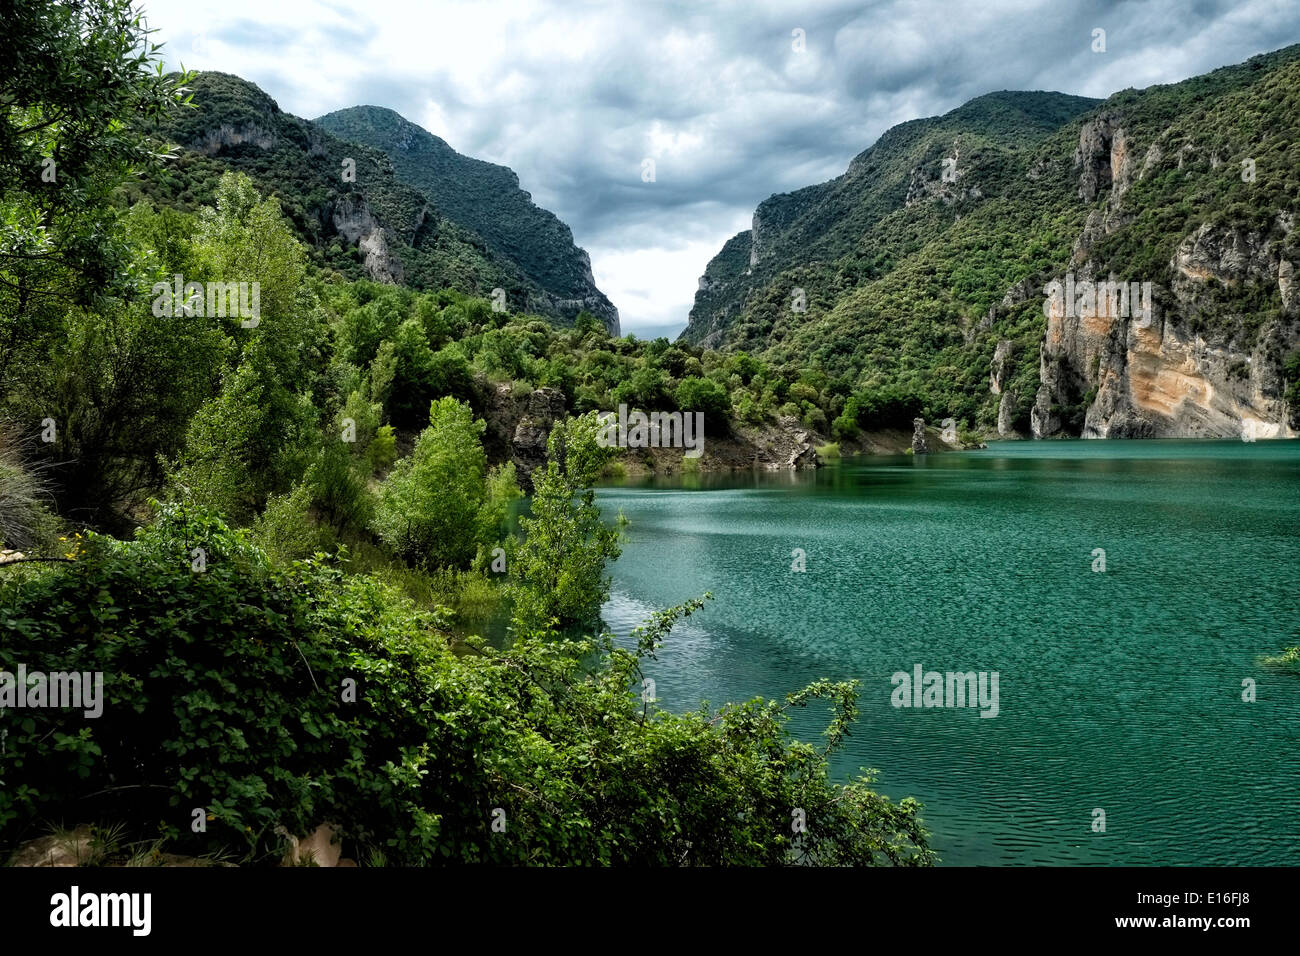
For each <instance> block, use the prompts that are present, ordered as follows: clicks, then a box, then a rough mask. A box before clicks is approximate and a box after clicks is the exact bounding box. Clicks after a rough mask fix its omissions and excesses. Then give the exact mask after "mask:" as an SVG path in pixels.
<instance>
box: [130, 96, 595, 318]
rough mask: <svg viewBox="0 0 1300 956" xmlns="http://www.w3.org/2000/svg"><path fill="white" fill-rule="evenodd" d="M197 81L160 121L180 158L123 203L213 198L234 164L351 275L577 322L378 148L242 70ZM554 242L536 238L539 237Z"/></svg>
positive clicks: (185, 204) (321, 255)
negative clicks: (498, 294)
mask: <svg viewBox="0 0 1300 956" xmlns="http://www.w3.org/2000/svg"><path fill="white" fill-rule="evenodd" d="M192 89H193V94H194V95H193V103H194V108H193V109H188V110H180V111H176V114H177V115H175V116H174V117H173V118H171V119H170V120H169V121H168V123H167V125H166V126H164V127H163V128H161V129H158V130H156V133H157V134H159V135H160V136H162V137H163V138H165V139H166V140H168V141H170V142H173V143H175V144H177V145H178V146H179V147H180V150H179V152H178V155H177V158H176V160H175V161H174V162H172V163H169V164H167V165H166V166H165V167H163V168H162V169H160V170H157V171H153V172H151V173H150V175H149V178H147V179H145V180H142V181H140V182H138V183H137V184H135V185H134V186H133V187H132V188H131V189H129V190H128V191H127V196H126V199H127V201H128V202H130V201H133V200H134V199H136V198H140V197H142V196H144V197H148V198H150V199H153V200H154V201H156V202H160V203H164V204H170V205H174V206H177V207H179V208H181V209H186V210H192V209H196V208H198V207H199V206H202V205H207V204H210V203H211V202H212V196H213V192H214V190H215V188H216V184H217V182H218V180H219V179H220V174H221V173H222V172H223V171H225V170H237V171H240V172H243V173H245V174H247V175H248V176H249V177H250V178H251V179H252V180H253V181H254V182H255V183H256V184H257V185H258V187H259V189H260V190H261V191H262V192H263V193H265V194H271V195H274V196H276V197H277V198H278V199H279V200H280V203H281V208H282V209H283V211H284V213H285V215H286V216H287V217H288V218H289V219H290V221H291V222H292V223H293V225H294V228H295V230H296V231H297V233H298V235H299V238H301V239H302V240H303V241H304V242H305V243H306V244H307V245H308V247H309V249H310V250H311V254H312V258H313V259H314V261H315V262H316V263H317V264H318V265H320V266H322V267H327V268H333V269H336V270H337V271H339V272H340V273H342V274H343V275H344V276H346V277H348V278H360V277H363V276H365V277H369V278H372V279H376V280H379V281H384V282H392V283H399V284H404V285H409V286H411V287H413V288H416V289H440V288H454V289H457V290H459V291H461V292H465V293H470V294H477V295H481V296H483V297H487V298H490V297H491V296H492V292H493V290H495V289H502V290H503V291H504V293H505V298H506V303H507V305H508V307H509V308H510V309H511V310H513V311H525V310H526V311H529V312H532V313H535V314H538V315H542V316H545V317H547V318H549V319H551V320H552V321H554V322H555V323H556V324H560V325H571V324H572V323H573V320H574V318H575V317H576V315H577V312H578V311H579V310H580V308H581V306H580V305H578V306H575V305H574V304H573V303H563V302H560V301H559V300H558V298H557V296H556V295H555V294H554V293H552V292H550V291H548V290H547V288H545V287H543V285H542V283H541V282H539V281H538V280H537V279H535V278H534V277H532V276H531V275H529V274H528V273H527V272H526V271H525V270H524V269H523V268H521V267H520V266H519V265H518V264H517V263H516V262H515V261H513V260H512V259H511V258H510V257H509V256H508V255H507V254H505V253H504V252H501V251H499V250H497V249H495V248H494V247H493V246H492V244H491V243H489V242H488V241H487V240H486V239H484V238H483V237H482V236H481V235H479V234H478V233H477V232H475V231H474V230H473V229H472V228H470V227H468V226H466V225H465V224H464V223H461V222H458V221H457V220H456V218H455V217H454V216H452V215H451V214H450V213H449V212H448V210H447V209H445V208H444V207H443V206H442V205H441V204H440V203H439V202H438V201H437V200H435V199H433V198H431V197H430V196H429V195H428V194H426V193H425V192H423V191H421V190H420V189H419V188H417V187H415V186H413V185H411V184H409V183H407V182H405V181H403V179H402V178H401V177H399V176H398V175H397V173H396V171H395V170H394V168H393V163H392V162H391V161H390V160H389V158H388V157H387V156H386V155H384V153H383V152H381V151H380V150H377V149H373V148H371V147H368V146H365V145H364V144H360V143H354V142H347V141H345V140H343V139H340V138H339V137H337V136H335V135H333V134H332V133H330V132H329V131H328V130H326V129H324V128H322V127H320V126H317V125H316V124H314V123H312V122H310V121H308V120H305V119H302V118H300V117H297V116H293V115H291V114H289V113H286V112H284V111H283V110H281V109H280V107H279V106H278V105H277V104H276V102H275V101H274V100H273V99H272V98H271V97H270V96H268V95H267V94H266V93H265V92H263V91H262V90H261V89H259V88H258V87H257V86H256V85H254V84H252V83H249V82H248V81H247V80H243V79H240V78H239V77H237V76H231V75H229V74H225V73H216V72H208V73H201V74H199V75H198V77H197V78H196V79H195V81H194V83H193V85H192ZM504 171H505V172H509V171H508V170H504ZM510 175H511V176H513V173H511V174H510ZM547 215H549V214H547ZM552 218H554V217H552ZM556 222H557V224H558V220H556ZM559 225H560V226H561V228H564V229H565V232H566V234H567V227H563V225H562V224H559ZM548 241H549V236H547V237H539V239H538V244H539V245H541V246H544V245H546V243H547V242H548ZM593 288H594V286H593ZM575 298H576V296H575ZM601 300H602V302H603V304H604V305H606V306H608V312H609V313H611V314H607V315H606V316H604V319H605V322H606V324H607V325H610V324H611V323H612V326H613V328H614V329H617V322H618V313H617V311H616V310H614V309H613V306H612V305H608V300H606V299H604V297H603V296H601Z"/></svg>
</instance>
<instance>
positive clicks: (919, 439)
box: [912, 418, 930, 455]
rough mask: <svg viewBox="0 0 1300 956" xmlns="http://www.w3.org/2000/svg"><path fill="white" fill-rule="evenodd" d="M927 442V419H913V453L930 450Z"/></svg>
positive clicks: (921, 453) (918, 453)
mask: <svg viewBox="0 0 1300 956" xmlns="http://www.w3.org/2000/svg"><path fill="white" fill-rule="evenodd" d="M929 450H930V449H929V447H928V446H927V445H926V444H925V419H924V418H913V419H912V453H913V454H915V455H924V454H926V453H927V452H928V451H929Z"/></svg>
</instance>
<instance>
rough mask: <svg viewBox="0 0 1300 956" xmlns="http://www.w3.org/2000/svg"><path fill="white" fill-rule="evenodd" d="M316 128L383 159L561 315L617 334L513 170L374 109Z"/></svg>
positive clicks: (564, 239)
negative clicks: (583, 316)
mask: <svg viewBox="0 0 1300 956" xmlns="http://www.w3.org/2000/svg"><path fill="white" fill-rule="evenodd" d="M316 123H317V125H318V126H320V127H322V128H324V129H325V130H328V131H329V132H331V133H333V134H334V135H336V136H338V137H339V138H341V139H345V140H350V141H352V142H357V143H364V144H365V145H367V146H370V147H372V148H374V149H378V150H380V151H381V152H383V153H384V154H385V155H386V156H387V157H388V158H389V159H390V160H391V161H392V164H393V171H394V172H395V173H396V175H397V178H398V179H400V180H401V181H402V182H404V183H407V184H409V185H411V186H414V187H415V188H416V189H419V190H420V191H421V192H423V193H424V194H425V195H427V196H428V197H429V198H430V199H432V200H433V201H434V202H435V203H437V204H438V208H439V209H441V210H443V212H445V213H446V214H447V215H448V216H450V217H451V218H452V219H453V220H455V221H456V222H458V223H460V224H461V225H462V226H465V227H466V228H468V229H471V230H473V231H474V232H475V233H477V234H478V235H480V236H482V237H483V239H484V240H485V241H486V242H487V244H488V246H489V247H490V248H491V249H492V250H493V251H494V252H496V253H498V254H499V255H501V256H504V257H505V258H507V259H509V260H510V261H511V262H513V263H515V264H516V265H517V266H518V267H519V268H520V270H521V271H522V272H523V273H524V274H525V275H527V276H528V277H529V278H531V279H533V280H534V281H536V282H537V284H538V285H540V286H541V287H542V289H544V290H545V291H546V292H547V294H548V295H549V296H551V298H552V301H553V302H554V303H555V304H556V305H557V307H559V308H561V310H562V311H567V312H569V313H572V314H576V312H577V310H578V309H579V308H585V309H587V310H588V311H589V312H592V313H593V314H595V315H597V316H598V317H600V318H601V319H602V320H604V321H605V324H606V326H607V327H608V328H609V329H610V331H611V332H613V333H614V334H616V335H617V334H618V310H617V309H616V308H614V305H613V303H611V302H610V301H609V299H607V298H606V297H605V294H604V293H603V292H601V291H600V289H598V288H596V280H595V279H594V278H593V276H592V274H591V259H590V258H589V257H588V255H587V253H586V252H585V251H583V250H582V249H579V248H578V247H577V246H575V245H574V242H573V233H572V232H571V231H570V229H569V227H568V226H566V225H565V224H564V223H563V222H561V221H560V220H559V219H558V218H556V216H555V215H554V214H553V213H551V212H548V211H547V210H545V209H542V208H541V207H540V206H537V205H536V204H534V203H533V201H532V196H531V195H529V194H528V193H527V192H525V191H524V190H523V189H521V188H520V187H519V177H518V175H516V174H515V172H514V170H512V169H510V168H508V167H506V166H498V165H496V164H495V163H488V162H484V161H483V160H481V159H473V158H472V157H469V156H463V155H461V154H460V153H458V152H456V151H455V150H454V149H452V148H451V147H450V146H448V145H447V143H446V142H444V141H443V140H441V139H439V138H438V137H437V136H434V135H433V134H432V133H430V132H428V131H427V130H424V129H422V128H420V127H419V126H416V125H415V124H414V123H412V122H410V121H409V120H407V119H405V118H404V117H402V116H401V115H400V114H398V113H395V112H393V111H392V110H390V109H385V108H383V107H379V106H354V107H351V108H349V109H345V110H338V111H336V112H334V113H328V114H326V115H325V116H322V117H320V118H319V119H317V120H316Z"/></svg>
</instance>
